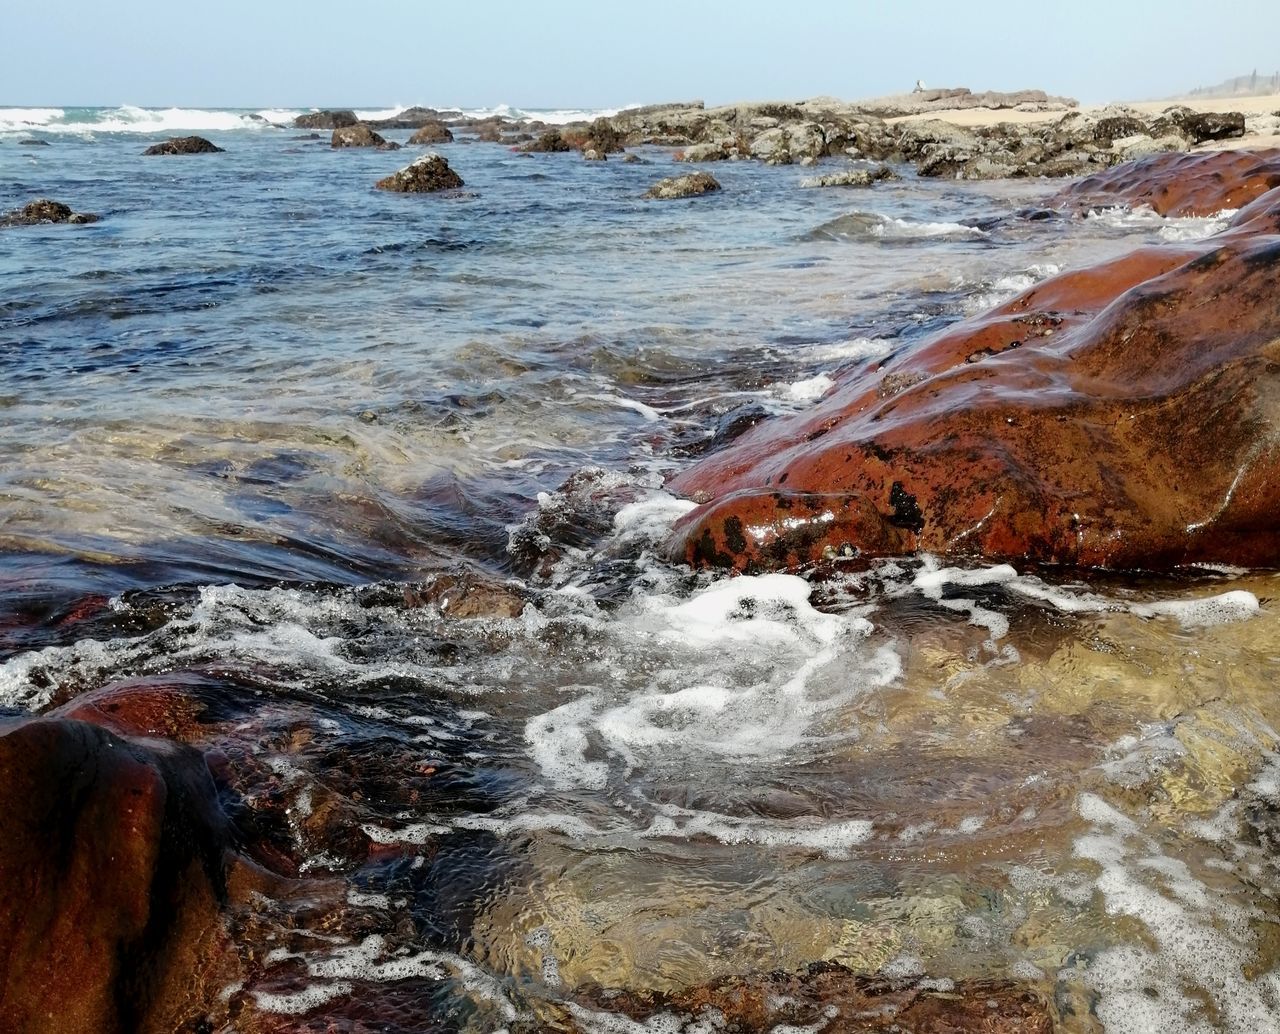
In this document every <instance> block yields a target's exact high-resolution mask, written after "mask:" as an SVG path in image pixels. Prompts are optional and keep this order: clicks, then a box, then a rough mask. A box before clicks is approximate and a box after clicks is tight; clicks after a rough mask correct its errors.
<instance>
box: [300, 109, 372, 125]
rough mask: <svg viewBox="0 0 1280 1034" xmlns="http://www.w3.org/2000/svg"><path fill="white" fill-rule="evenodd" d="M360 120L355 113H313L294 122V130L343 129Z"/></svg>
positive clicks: (301, 116)
mask: <svg viewBox="0 0 1280 1034" xmlns="http://www.w3.org/2000/svg"><path fill="white" fill-rule="evenodd" d="M359 121H360V120H359V119H357V118H356V113H355V112H354V111H312V112H309V113H307V114H306V115H299V116H298V117H297V118H295V119H294V120H293V128H294V129H341V128H342V127H343V126H354V125H355V124H356V123H357V122H359Z"/></svg>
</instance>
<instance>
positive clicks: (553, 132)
mask: <svg viewBox="0 0 1280 1034" xmlns="http://www.w3.org/2000/svg"><path fill="white" fill-rule="evenodd" d="M520 150H521V151H523V152H525V153H526V154H544V153H546V154H550V153H554V152H562V151H572V150H573V147H572V146H570V144H569V143H568V141H566V140H565V139H564V138H563V137H562V136H561V135H560V130H558V129H548V130H547V131H546V132H545V133H543V134H542V135H541V136H540V137H538V139H536V140H531V141H529V142H528V143H527V144H522V145H521V146H520Z"/></svg>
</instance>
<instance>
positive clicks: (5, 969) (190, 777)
mask: <svg viewBox="0 0 1280 1034" xmlns="http://www.w3.org/2000/svg"><path fill="white" fill-rule="evenodd" d="M0 787H3V793H4V796H5V800H4V805H3V807H4V815H5V835H4V837H2V838H0V885H3V886H4V888H5V899H4V903H3V905H0V1026H3V1028H4V1029H5V1030H13V1031H36V1030H49V1031H52V1030H85V1031H88V1030H93V1031H120V1032H123V1031H141V1032H157V1034H158V1032H162V1031H175V1030H195V1029H200V1025H201V1024H206V1023H208V1019H207V1016H208V1013H209V1011H210V1009H211V1008H213V1007H214V1006H215V1004H216V997H217V993H218V991H219V990H220V989H221V988H222V987H224V986H226V984H227V983H230V982H231V981H232V979H234V977H235V959H234V954H233V953H232V952H231V950H230V943H229V939H228V937H227V934H226V932H225V930H224V929H223V926H222V919H221V912H222V904H223V902H224V900H225V899H226V896H227V869H226V863H225V858H224V855H225V852H226V850H227V844H228V843H229V837H228V835H227V831H226V820H225V818H224V816H223V814H222V812H221V810H220V808H219V805H218V798H217V791H216V790H215V788H214V784H213V781H212V779H211V778H210V775H209V772H208V769H207V768H206V767H205V763H204V760H203V758H202V757H201V756H200V754H199V753H197V752H196V751H194V750H191V749H190V748H186V747H180V746H177V745H173V744H158V743H155V742H144V741H132V740H127V739H122V738H120V737H118V736H115V735H113V734H111V733H109V732H106V731H105V730H103V729H100V728H97V727H96V726H93V725H89V724H87V723H85V722H78V721H58V720H44V719H41V720H35V721H28V722H23V723H17V724H10V725H8V726H7V727H4V728H0Z"/></svg>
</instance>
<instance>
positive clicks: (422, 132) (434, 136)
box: [409, 122, 453, 144]
mask: <svg viewBox="0 0 1280 1034" xmlns="http://www.w3.org/2000/svg"><path fill="white" fill-rule="evenodd" d="M452 142H453V133H451V132H450V131H449V127H448V126H446V125H445V124H444V123H443V122H427V123H425V124H424V125H422V126H421V127H420V128H419V129H417V130H416V131H415V132H414V134H413V136H411V137H409V143H411V144H448V143H452Z"/></svg>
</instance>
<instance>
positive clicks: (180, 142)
mask: <svg viewBox="0 0 1280 1034" xmlns="http://www.w3.org/2000/svg"><path fill="white" fill-rule="evenodd" d="M142 153H143V154H144V155H147V154H222V153H223V149H222V148H221V147H215V146H214V145H213V144H212V143H210V142H209V141H208V140H206V139H205V138H204V137H202V136H175V137H172V138H171V139H169V140H166V141H165V142H164V143H162V144H152V145H151V146H150V147H148V148H147V149H146V150H145V151H143V152H142Z"/></svg>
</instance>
